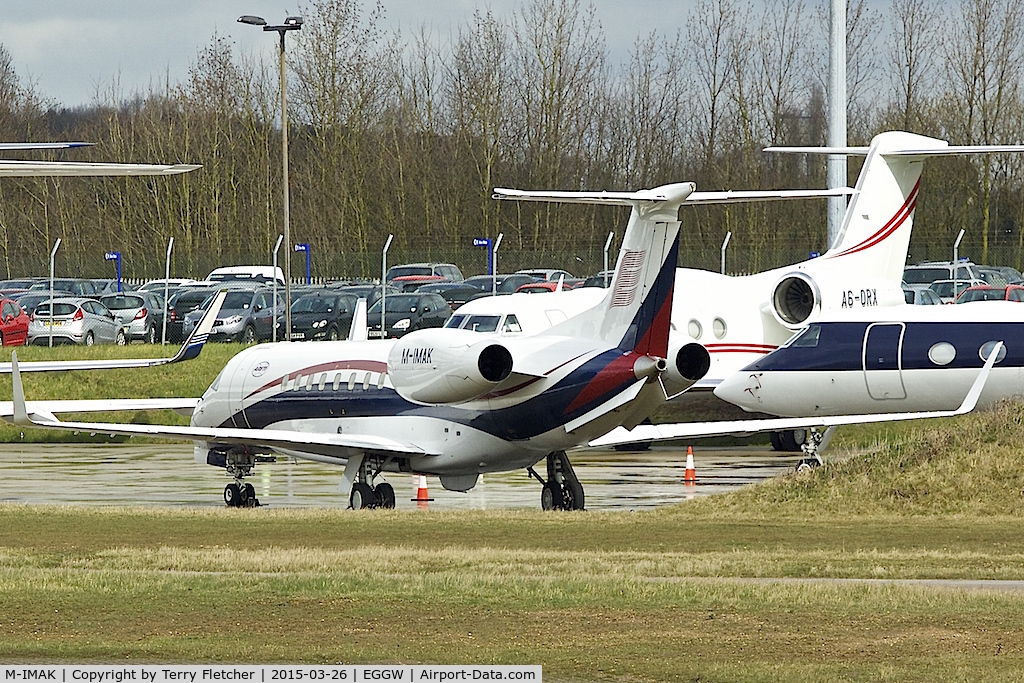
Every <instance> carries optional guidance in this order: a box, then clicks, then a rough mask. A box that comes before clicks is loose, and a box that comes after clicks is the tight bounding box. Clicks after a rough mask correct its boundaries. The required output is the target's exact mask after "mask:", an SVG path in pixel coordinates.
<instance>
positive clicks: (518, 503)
mask: <svg viewBox="0 0 1024 683" xmlns="http://www.w3.org/2000/svg"><path fill="white" fill-rule="evenodd" d="M570 457H571V458H572V460H573V463H574V465H575V466H576V472H577V475H578V476H579V478H580V481H581V482H582V483H583V486H584V487H585V489H586V496H587V509H590V510H624V509H625V510H639V509H647V508H653V507H658V506H661V505H668V504H674V503H678V502H682V501H684V500H687V499H690V498H693V497H695V496H703V495H709V494H713V493H720V492H723V491H728V490H730V489H733V488H735V487H737V486H742V485H744V484H750V483H753V482H757V481H760V480H762V479H765V478H767V477H772V476H775V475H777V474H779V473H781V472H787V471H792V468H793V467H794V465H795V463H796V461H797V459H798V458H799V456H797V455H793V454H779V453H774V452H772V451H771V450H769V449H766V448H763V447H729V448H720V447H713V448H711V447H709V448H708V449H702V448H697V449H695V451H694V460H695V465H696V470H697V483H696V485H689V486H687V485H685V484H684V483H683V475H684V472H685V468H686V451H685V449H683V450H680V449H678V448H672V447H657V446H656V447H654V448H651V450H649V451H646V452H642V453H622V452H616V451H602V450H592V451H585V452H583V451H580V452H575V453H572V454H570ZM540 470H541V471H542V470H543V463H541V468H540ZM341 475H342V468H341V467H332V466H330V465H323V464H319V463H314V462H306V461H298V462H296V461H291V460H288V459H285V458H283V457H282V458H279V459H278V461H277V462H275V463H268V464H260V465H258V466H257V468H256V470H255V472H254V473H253V475H252V476H251V477H249V478H248V481H249V482H250V483H251V484H252V485H253V486H254V487H255V488H256V495H257V497H259V499H260V501H261V502H262V503H263V504H264V505H273V506H277V507H347V506H348V491H345V492H340V491H339V490H338V483H339V481H340V480H341ZM384 479H385V480H386V481H388V482H390V483H391V484H392V485H393V486H394V487H395V491H396V493H397V498H398V507H399V508H400V509H403V508H404V509H414V508H416V505H417V504H416V503H415V502H412V501H411V500H410V499H412V498H414V497H415V495H416V485H417V481H418V479H417V478H414V477H412V476H411V475H407V474H386V475H384ZM227 482H228V478H227V477H226V476H224V475H223V471H222V470H218V469H215V468H213V467H210V466H208V465H205V464H200V463H197V462H196V461H195V460H194V459H193V458H192V448H191V446H186V445H159V446H152V445H147V446H135V445H110V446H93V445H80V444H61V445H49V444H47V445H25V446H22V445H6V446H3V447H0V501H8V502H21V503H30V504H44V503H51V504H54V503H55V504H76V505H150V506H161V505H167V506H204V507H205V506H221V505H223V499H222V493H223V490H224V486H225V484H226V483H227ZM427 482H428V486H429V491H430V497H431V498H433V499H434V500H433V502H431V503H430V508H431V509H441V510H451V509H500V508H530V509H536V508H539V507H540V486H539V484H538V483H537V482H536V480H533V479H531V478H530V477H529V475H527V473H526V472H525V471H518V472H506V473H501V474H487V475H483V476H482V477H481V479H480V483H479V484H478V485H477V486H476V488H474V489H472V490H471V491H469V492H468V493H454V492H451V491H445V490H444V489H442V488H441V485H440V483H439V482H438V480H437V479H436V478H435V477H428V478H427Z"/></svg>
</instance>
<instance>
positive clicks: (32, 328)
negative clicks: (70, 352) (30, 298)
mask: <svg viewBox="0 0 1024 683" xmlns="http://www.w3.org/2000/svg"><path fill="white" fill-rule="evenodd" d="M51 338H52V339H53V343H54V344H81V345H83V346H92V345H93V344H124V343H125V336H124V330H123V329H122V328H121V325H120V323H119V322H118V320H117V318H116V317H115V316H114V314H113V313H111V312H110V311H109V310H108V309H107V307H106V306H104V305H103V304H101V303H100V302H99V301H96V300H95V299H87V298H84V297H61V298H59V299H54V301H53V306H52V315H51V306H50V302H49V300H47V301H45V302H42V303H40V304H39V305H38V306H36V310H35V312H34V313H33V314H32V316H31V317H30V318H29V326H28V341H29V343H30V344H43V345H45V344H49V343H50V339H51Z"/></svg>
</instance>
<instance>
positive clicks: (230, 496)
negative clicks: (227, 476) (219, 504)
mask: <svg viewBox="0 0 1024 683" xmlns="http://www.w3.org/2000/svg"><path fill="white" fill-rule="evenodd" d="M224 504H225V505H227V506H228V507H229V508H236V507H238V506H240V505H241V504H242V491H241V489H240V488H239V487H238V484H236V483H235V482H231V483H230V484H228V485H227V486H225V487H224Z"/></svg>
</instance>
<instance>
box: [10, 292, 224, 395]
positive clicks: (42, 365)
mask: <svg viewBox="0 0 1024 683" xmlns="http://www.w3.org/2000/svg"><path fill="white" fill-rule="evenodd" d="M225 296H227V292H226V291H220V292H218V293H217V296H215V297H214V298H213V301H211V302H210V307H209V308H208V309H207V310H206V313H205V314H204V315H203V319H202V320H200V321H199V324H198V325H196V328H195V329H194V330H192V334H190V335H189V336H188V339H186V340H185V343H183V344H182V345H181V348H180V349H178V352H177V353H176V354H174V355H173V356H171V357H170V358H117V359H111V360H55V361H29V362H25V363H22V364H21V366H20V369H21V372H56V371H64V370H114V369H118V368H153V367H156V366H158V365H167V364H168V363H179V362H181V361H186V360H192V359H193V358H195V357H196V356H198V355H199V352H200V351H202V350H203V345H204V344H205V343H206V340H207V338H208V337H209V336H210V330H212V329H213V323H214V322H215V321H216V320H217V314H218V313H220V307H221V304H223V303H224V297H225ZM12 366H13V362H11V363H0V375H6V374H8V373H10V372H12Z"/></svg>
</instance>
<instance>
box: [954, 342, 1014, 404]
mask: <svg viewBox="0 0 1024 683" xmlns="http://www.w3.org/2000/svg"><path fill="white" fill-rule="evenodd" d="M1002 350H1003V342H1001V341H1000V342H996V344H995V346H994V347H993V348H992V352H991V353H990V354H988V358H987V359H986V360H985V366H984V367H982V368H981V372H979V373H978V376H977V377H976V378H975V380H974V384H972V385H971V390H970V391H968V392H967V395H966V396H964V401H963V403H961V404H960V407H959V408H957V409H956V410H955V411H954V413H953V414H954V415H963V414H964V413H969V412H971V411H972V410H974V407H975V406H976V405H978V399H979V398H981V392H982V391H983V390H984V389H985V383H986V382H988V375H989V373H990V372H991V371H992V366H993V365H995V364H996V359H997V358H998V357H999V352H1000V351H1002Z"/></svg>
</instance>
